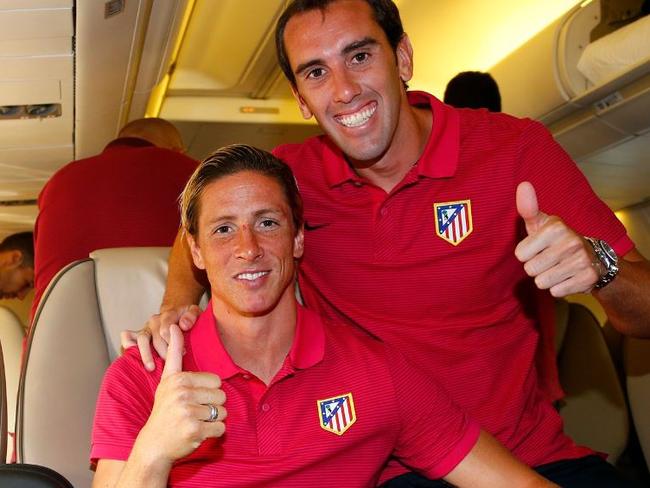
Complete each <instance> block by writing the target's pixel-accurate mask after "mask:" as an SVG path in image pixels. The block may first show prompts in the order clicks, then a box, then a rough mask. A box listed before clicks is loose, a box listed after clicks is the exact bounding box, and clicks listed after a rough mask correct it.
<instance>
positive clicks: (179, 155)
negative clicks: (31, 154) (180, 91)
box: [32, 118, 196, 316]
mask: <svg viewBox="0 0 650 488" xmlns="http://www.w3.org/2000/svg"><path fill="white" fill-rule="evenodd" d="M183 151H184V149H183V141H182V139H181V135H180V133H179V132H178V130H177V129H176V127H174V125H172V124H171V123H170V122H168V121H166V120H163V119H158V118H149V119H138V120H134V121H132V122H129V123H128V124H127V125H125V126H124V128H122V130H121V131H120V132H119V135H118V138H117V139H115V140H113V141H111V142H110V143H109V144H108V145H107V146H106V148H105V149H104V150H103V151H102V152H101V153H100V154H98V155H96V156H92V157H89V158H85V159H80V160H78V161H73V162H71V163H69V164H67V165H66V166H64V167H63V168H61V169H60V170H58V171H57V172H56V173H55V174H54V175H53V176H52V177H51V178H50V180H49V181H48V182H47V184H46V185H45V187H44V188H43V190H42V191H41V193H40V195H39V197H38V209H39V213H38V217H37V219H36V226H35V231H34V237H35V247H36V261H35V296H34V303H33V305H32V316H33V314H34V311H35V310H36V307H37V306H38V303H39V301H40V299H41V297H42V295H43V292H44V291H45V288H46V287H47V285H48V284H49V282H50V280H51V279H52V278H53V277H54V275H56V273H58V272H59V270H61V269H62V268H63V267H64V266H66V265H68V264H70V263H72V262H73V261H76V260H79V259H84V258H87V257H88V254H89V253H90V252H91V251H94V250H96V249H101V248H109V247H125V246H170V245H171V244H172V243H173V242H174V237H175V235H176V233H177V232H178V228H179V224H180V215H179V212H178V205H177V198H178V195H179V194H180V193H181V191H182V189H183V186H184V185H185V183H186V182H187V179H188V178H189V177H190V175H191V174H192V172H193V171H194V169H195V168H196V161H195V160H193V159H191V158H189V157H187V156H185V155H184V154H183Z"/></svg>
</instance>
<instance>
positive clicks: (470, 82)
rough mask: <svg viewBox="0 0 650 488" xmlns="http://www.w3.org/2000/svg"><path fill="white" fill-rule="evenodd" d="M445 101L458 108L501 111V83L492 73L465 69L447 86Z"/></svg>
mask: <svg viewBox="0 0 650 488" xmlns="http://www.w3.org/2000/svg"><path fill="white" fill-rule="evenodd" d="M443 101H444V102H445V103H446V104H448V105H451V106H452V107H456V108H487V109H488V110H489V111H490V112H501V94H500V93H499V85H497V82H496V81H494V78H492V75H490V73H483V72H481V71H463V72H462V73H458V74H457V75H456V76H454V77H453V78H452V79H451V80H449V83H447V88H445V96H444V99H443Z"/></svg>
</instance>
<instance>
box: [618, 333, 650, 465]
mask: <svg viewBox="0 0 650 488" xmlns="http://www.w3.org/2000/svg"><path fill="white" fill-rule="evenodd" d="M623 361H624V363H623V364H624V367H625V376H626V382H627V396H628V402H629V404H630V411H631V412H632V421H633V422H634V427H635V428H636V433H637V435H638V437H639V444H641V449H642V450H643V456H644V457H645V461H646V464H647V465H648V466H650V340H647V339H646V340H643V339H633V338H631V337H626V338H625V340H624V342H623Z"/></svg>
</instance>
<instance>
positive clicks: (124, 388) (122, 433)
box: [90, 347, 161, 464]
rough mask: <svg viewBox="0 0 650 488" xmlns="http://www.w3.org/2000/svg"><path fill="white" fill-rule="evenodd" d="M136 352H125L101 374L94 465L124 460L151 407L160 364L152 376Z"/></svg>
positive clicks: (94, 428) (92, 444)
mask: <svg viewBox="0 0 650 488" xmlns="http://www.w3.org/2000/svg"><path fill="white" fill-rule="evenodd" d="M137 349H138V348H137V347H132V348H130V349H128V350H127V351H126V352H125V353H124V355H123V356H121V357H120V358H118V359H117V360H116V361H115V362H113V364H111V366H110V367H109V368H108V370H107V371H106V374H105V375H104V380H103V381H102V386H101V388H100V390H99V396H98V398H97V406H96V409H95V420H94V422H93V431H92V443H91V453H90V458H91V462H92V463H93V464H94V463H96V462H97V461H98V460H99V459H115V460H121V461H126V460H127V458H128V457H129V454H130V453H131V448H132V447H133V444H134V442H135V439H136V437H137V436H138V433H139V432H140V430H141V429H142V427H143V426H144V424H145V423H146V422H147V419H148V418H149V414H150V413H151V410H152V408H153V401H154V394H155V390H156V385H157V384H158V382H159V380H160V374H161V373H160V371H161V364H159V361H158V362H157V364H156V366H157V367H156V370H155V371H154V372H153V373H150V372H148V371H146V370H145V369H144V366H143V365H142V362H141V360H140V355H139V353H138V351H137Z"/></svg>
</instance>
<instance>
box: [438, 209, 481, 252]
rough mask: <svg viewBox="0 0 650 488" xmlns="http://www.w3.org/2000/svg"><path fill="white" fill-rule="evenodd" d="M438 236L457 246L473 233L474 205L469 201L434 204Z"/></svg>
mask: <svg viewBox="0 0 650 488" xmlns="http://www.w3.org/2000/svg"><path fill="white" fill-rule="evenodd" d="M433 212H434V213H435V217H436V234H437V235H438V237H440V238H442V239H444V240H445V241H447V242H448V243H450V244H453V245H454V246H457V245H458V244H460V243H461V242H462V241H463V239H465V238H466V237H467V236H468V235H470V234H471V233H472V230H473V227H472V204H471V202H470V201H469V200H459V201H458V202H444V203H434V204H433Z"/></svg>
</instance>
